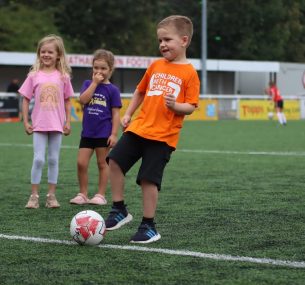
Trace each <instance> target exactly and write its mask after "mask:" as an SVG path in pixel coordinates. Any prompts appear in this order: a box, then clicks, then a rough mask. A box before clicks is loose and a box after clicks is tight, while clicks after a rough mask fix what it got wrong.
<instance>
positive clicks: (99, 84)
mask: <svg viewBox="0 0 305 285" xmlns="http://www.w3.org/2000/svg"><path fill="white" fill-rule="evenodd" d="M113 70H114V56H113V54H112V53H111V52H110V51H107V50H103V49H99V50H97V51H96V52H95V53H94V55H93V60H92V80H86V81H85V82H84V83H83V86H82V89H81V92H80V97H79V100H80V102H81V103H82V104H83V105H84V110H83V129H82V133H81V140H80V144H79V151H78V158H77V174H78V181H79V188H80V193H78V194H77V195H76V197H74V198H73V199H71V200H70V203H71V204H77V205H83V204H88V203H89V204H94V205H105V204H107V201H106V198H105V192H106V187H107V182H108V165H107V163H106V156H107V155H108V153H109V150H110V148H112V147H113V146H114V145H115V144H116V142H117V133H118V129H119V125H120V108H121V107H122V103H121V97H120V91H119V89H118V88H117V87H116V86H115V85H113V84H112V83H110V81H109V79H110V77H111V75H112V73H113ZM94 152H95V154H96V159H97V166H98V170H99V181H98V193H97V194H95V196H94V197H93V198H92V199H88V167H89V162H90V159H91V157H92V155H93V153H94Z"/></svg>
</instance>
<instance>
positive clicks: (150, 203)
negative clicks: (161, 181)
mask: <svg viewBox="0 0 305 285" xmlns="http://www.w3.org/2000/svg"><path fill="white" fill-rule="evenodd" d="M141 188H142V195H143V217H145V218H154V217H155V213H156V209H157V203H158V196H159V191H158V188H157V186H156V184H153V183H150V182H149V181H146V180H143V181H141Z"/></svg>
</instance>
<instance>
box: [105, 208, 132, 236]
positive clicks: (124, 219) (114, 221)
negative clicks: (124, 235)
mask: <svg viewBox="0 0 305 285" xmlns="http://www.w3.org/2000/svg"><path fill="white" fill-rule="evenodd" d="M131 221H132V215H131V214H129V213H128V212H127V210H126V209H125V210H120V209H117V208H114V207H112V210H111V211H110V213H109V215H108V218H107V219H106V221H105V224H106V230H107V231H112V230H116V229H118V228H120V227H121V226H123V225H125V224H127V223H129V222H131Z"/></svg>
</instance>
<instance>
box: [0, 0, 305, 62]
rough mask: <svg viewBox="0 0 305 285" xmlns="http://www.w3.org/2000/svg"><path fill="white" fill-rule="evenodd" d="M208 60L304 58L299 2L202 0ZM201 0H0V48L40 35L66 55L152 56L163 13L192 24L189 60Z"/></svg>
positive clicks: (197, 48) (30, 44)
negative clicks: (102, 51) (54, 40)
mask: <svg viewBox="0 0 305 285" xmlns="http://www.w3.org/2000/svg"><path fill="white" fill-rule="evenodd" d="M206 3H207V17H208V19H207V22H208V23H207V24H208V25H207V26H208V36H207V38H208V45H207V47H208V50H207V56H208V58H211V59H213V58H216V59H243V60H270V61H288V62H304V61H305V40H304V39H305V17H304V16H305V1H304V0H285V1H284V0H268V1H261V0H247V1H244V0H208V1H206ZM201 8H202V7H201V1H181V0H167V1H164V0H156V1H146V0H125V1H121V0H112V1H106V0H100V1H90V0H84V1H73V0H65V1H55V0H48V1H47V0H28V1H27V0H19V1H10V0H2V1H1V2H0V13H1V15H2V16H1V18H0V50H11V51H33V49H35V47H36V42H37V41H38V40H39V39H40V38H41V37H42V36H44V35H46V34H48V33H59V34H61V35H62V36H63V38H64V40H65V44H66V46H67V51H68V52H70V53H88V54H91V53H92V52H93V51H94V50H95V49H97V48H106V49H110V50H112V51H113V52H114V53H115V54H118V55H143V56H158V55H159V51H158V43H157V39H156V24H157V23H158V22H159V21H160V20H161V19H162V18H164V17H166V16H168V15H171V14H182V15H186V16H189V17H190V18H191V19H192V20H193V23H194V35H193V40H192V44H191V45H190V47H189V49H188V56H189V57H190V58H200V57H201V33H202V23H201Z"/></svg>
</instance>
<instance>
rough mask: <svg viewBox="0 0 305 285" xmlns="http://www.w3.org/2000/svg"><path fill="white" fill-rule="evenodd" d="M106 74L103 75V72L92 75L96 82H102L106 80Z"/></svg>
mask: <svg viewBox="0 0 305 285" xmlns="http://www.w3.org/2000/svg"><path fill="white" fill-rule="evenodd" d="M104 79H105V78H104V76H103V75H102V73H99V72H98V73H93V75H92V81H94V82H95V83H96V84H100V83H102V82H103V81H104Z"/></svg>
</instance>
